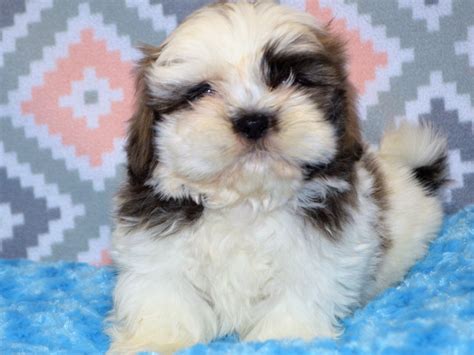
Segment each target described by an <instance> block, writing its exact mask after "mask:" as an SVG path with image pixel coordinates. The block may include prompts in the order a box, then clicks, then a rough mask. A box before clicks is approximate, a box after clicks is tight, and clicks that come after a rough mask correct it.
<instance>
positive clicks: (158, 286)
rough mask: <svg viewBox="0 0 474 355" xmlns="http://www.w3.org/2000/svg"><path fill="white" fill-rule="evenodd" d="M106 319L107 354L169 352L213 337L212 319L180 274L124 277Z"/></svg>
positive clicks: (209, 312)
mask: <svg viewBox="0 0 474 355" xmlns="http://www.w3.org/2000/svg"><path fill="white" fill-rule="evenodd" d="M114 302H115V307H114V312H113V314H112V315H111V317H110V321H111V327H110V328H109V330H108V333H109V335H110V336H111V347H110V350H109V353H111V354H124V353H135V352H139V351H157V352H160V353H170V352H174V351H176V350H179V349H182V348H184V347H187V346H190V345H193V344H195V343H198V342H208V341H210V340H212V339H213V338H214V337H215V336H216V332H217V321H216V317H215V315H214V313H213V311H212V309H211V307H210V306H209V304H208V303H206V301H205V300H204V299H203V298H202V297H200V296H199V295H198V293H197V291H196V290H195V289H194V288H193V287H192V285H191V284H189V283H188V282H187V281H186V280H185V279H184V278H183V277H182V276H180V275H169V274H164V273H161V274H155V273H149V274H138V273H131V272H128V273H123V274H121V275H120V278H119V280H118V283H117V287H116V290H115V300H114Z"/></svg>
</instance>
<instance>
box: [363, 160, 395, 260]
mask: <svg viewBox="0 0 474 355" xmlns="http://www.w3.org/2000/svg"><path fill="white" fill-rule="evenodd" d="M362 163H363V164H364V167H365V168H366V169H367V171H368V172H369V174H370V175H372V177H373V178H374V185H373V189H372V195H371V197H372V198H373V200H374V202H375V204H376V205H377V207H378V209H379V216H378V220H377V225H376V226H375V229H376V230H377V233H378V235H379V237H380V240H381V243H380V245H381V248H382V251H384V252H385V251H387V250H388V249H389V248H390V247H391V245H392V240H391V239H390V236H389V231H388V230H387V227H386V223H385V218H384V216H385V213H386V211H387V210H388V207H389V206H388V199H387V187H386V186H385V178H384V176H383V174H382V172H381V170H380V168H379V166H378V164H377V160H376V159H375V157H374V156H373V155H372V154H370V153H366V154H364V156H363V157H362Z"/></svg>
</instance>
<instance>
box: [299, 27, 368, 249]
mask: <svg viewBox="0 0 474 355" xmlns="http://www.w3.org/2000/svg"><path fill="white" fill-rule="evenodd" d="M313 33H314V35H315V36H317V38H318V41H319V42H320V43H321V44H322V45H323V53H321V54H320V55H319V57H316V58H320V57H321V56H322V57H323V58H325V60H324V61H319V62H320V65H324V66H327V68H325V69H324V68H320V69H319V72H320V73H321V72H323V71H324V72H326V73H328V74H327V75H325V78H326V82H325V85H323V86H316V87H315V88H309V90H311V89H312V90H313V93H312V97H313V99H314V100H315V102H317V104H318V106H319V108H320V109H322V110H323V112H325V115H326V119H327V120H328V121H329V122H331V123H332V124H333V125H334V127H335V130H336V135H337V139H338V142H337V143H338V144H337V153H336V155H335V157H334V159H333V160H332V161H331V162H329V163H327V164H319V165H308V164H307V165H304V166H303V170H304V173H305V178H306V180H307V181H311V180H314V179H318V180H320V181H322V182H324V179H325V178H336V179H340V180H342V181H345V182H347V183H348V184H349V185H350V188H349V189H348V190H344V191H340V190H337V189H335V188H330V187H328V189H329V192H328V193H327V195H326V197H325V199H324V200H323V201H321V200H319V199H320V197H318V196H315V197H314V199H315V202H318V203H321V204H323V205H324V207H321V208H312V209H308V208H304V214H305V216H306V217H307V218H308V219H309V220H310V222H311V223H312V224H314V225H315V226H317V227H318V228H319V229H320V230H322V231H324V232H325V234H326V235H327V236H328V237H329V238H330V239H331V240H338V239H339V238H340V236H341V233H340V232H341V231H342V229H343V227H344V226H345V225H346V224H347V223H349V222H351V218H352V217H351V216H352V212H351V210H354V209H357V208H358V202H357V191H356V189H355V184H356V183H357V176H356V172H355V164H356V162H358V161H359V160H360V158H361V157H362V155H363V153H364V147H363V145H362V138H361V134H360V128H359V119H358V117H357V111H356V108H355V101H356V93H355V89H354V87H353V86H352V85H351V83H350V82H349V81H348V79H347V72H346V68H345V65H346V57H345V52H344V46H343V43H342V42H341V41H340V40H339V39H338V38H337V37H335V36H334V35H332V34H328V33H326V32H323V31H321V32H320V31H313ZM319 50H321V49H319ZM329 73H330V75H329Z"/></svg>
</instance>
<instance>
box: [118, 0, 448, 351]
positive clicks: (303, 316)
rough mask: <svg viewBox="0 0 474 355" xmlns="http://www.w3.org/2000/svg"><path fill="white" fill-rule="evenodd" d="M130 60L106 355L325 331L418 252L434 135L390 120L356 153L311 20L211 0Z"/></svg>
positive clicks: (439, 164)
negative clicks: (375, 146) (131, 83)
mask: <svg viewBox="0 0 474 355" xmlns="http://www.w3.org/2000/svg"><path fill="white" fill-rule="evenodd" d="M144 54H145V56H144V58H143V60H141V62H140V63H139V65H138V70H137V104H136V105H137V106H136V111H135V115H134V117H133V118H132V120H131V124H130V128H129V136H128V143H127V148H126V149H127V153H128V179H127V181H126V182H125V184H124V185H123V187H122V189H121V191H120V193H119V194H118V198H117V225H116V230H115V234H114V240H113V251H112V255H113V260H114V262H115V263H116V265H117V267H118V270H119V275H118V282H117V286H116V289H115V295H114V310H113V312H112V315H111V322H112V324H111V326H110V329H109V334H110V335H111V338H112V346H111V352H118V353H120V352H135V351H140V350H155V351H173V350H176V349H180V348H182V347H185V346H189V345H192V344H194V343H198V342H208V341H210V340H212V339H213V338H215V337H218V336H221V335H224V334H227V333H231V332H237V333H238V334H239V335H240V337H241V339H243V340H248V341H250V340H265V339H271V338H272V339H273V338H275V339H280V338H303V339H311V338H314V337H335V336H337V335H338V334H340V332H341V328H340V326H339V325H338V320H339V319H340V318H342V317H344V316H346V315H348V314H349V313H350V312H351V310H353V309H354V307H357V306H360V305H362V304H364V303H365V302H366V301H367V300H369V299H370V298H371V297H373V296H374V295H376V294H377V293H378V292H380V291H381V290H383V289H384V288H386V287H387V286H389V285H392V284H394V283H396V282H397V281H400V280H401V279H402V277H403V276H404V274H405V273H406V272H407V270H408V269H409V268H410V266H412V265H413V263H414V262H415V261H416V260H417V259H419V258H420V257H422V256H423V255H424V253H425V250H426V246H427V243H428V242H429V241H430V240H431V239H432V238H433V236H434V235H435V234H436V232H437V231H438V228H439V226H440V222H441V219H442V210H441V205H440V202H439V200H438V199H437V197H436V196H435V195H436V192H437V190H438V189H439V188H440V187H441V185H442V184H443V183H444V182H445V181H446V170H447V167H446V141H445V139H443V138H442V137H440V136H439V135H437V134H436V133H435V132H434V131H433V130H432V129H431V128H430V127H428V126H426V125H425V126H423V125H422V126H420V127H413V126H407V125H402V126H401V127H400V128H398V129H396V130H394V131H392V132H389V133H387V134H386V135H385V136H384V138H383V140H382V142H381V145H380V150H378V151H372V150H371V149H369V148H368V147H367V145H365V144H364V142H363V141H362V139H361V134H360V130H359V123H358V117H357V113H356V109H355V99H356V98H355V94H354V89H353V87H352V86H351V84H350V83H349V82H348V79H347V71H346V61H345V57H344V50H343V47H342V45H341V42H340V41H339V40H338V39H337V38H335V37H334V36H333V35H331V34H330V33H329V32H328V31H327V29H325V28H324V27H323V26H320V25H318V24H317V23H315V20H314V18H313V17H312V16H310V15H309V14H305V13H299V12H297V11H295V10H291V9H289V8H285V7H282V6H279V5H275V4H272V3H269V2H257V3H249V2H237V3H228V2H227V3H225V2H224V3H219V4H215V5H211V6H208V7H206V8H203V9H201V10H199V11H197V12H196V13H194V14H193V15H192V16H191V17H189V18H188V19H187V20H186V21H185V22H184V23H183V24H182V25H181V26H180V27H178V28H177V29H176V30H175V31H174V32H173V33H172V34H171V36H170V37H169V38H168V39H167V40H166V41H165V42H164V43H163V45H161V46H160V47H159V48H146V49H145V50H144Z"/></svg>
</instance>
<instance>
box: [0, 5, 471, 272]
mask: <svg viewBox="0 0 474 355" xmlns="http://www.w3.org/2000/svg"><path fill="white" fill-rule="evenodd" d="M206 2H207V1H202V0H192V1H185V0H179V1H172V0H116V1H108V0H93V1H92V0H91V1H89V0H68V1H62V0H33V1H26V0H1V1H0V31H1V32H0V83H1V85H0V258H1V257H3V258H28V259H31V260H43V261H54V260H70V261H83V262H88V263H93V264H104V263H108V262H109V258H108V254H107V249H108V241H109V238H110V233H111V220H110V211H111V198H112V196H113V194H114V191H115V190H116V188H117V184H118V182H119V181H120V179H121V176H122V174H123V169H122V166H123V161H124V154H123V151H122V145H123V136H124V131H125V121H126V120H127V119H128V118H129V117H130V114H131V106H132V101H133V80H132V78H131V75H130V71H131V69H132V67H133V62H134V61H135V60H136V59H137V58H138V57H139V53H138V51H137V50H136V49H135V48H134V46H135V45H136V44H138V43H140V42H145V43H150V44H155V45H158V44H159V43H160V42H161V41H162V40H163V39H164V38H165V36H166V35H167V34H169V33H170V32H171V31H172V30H173V28H175V27H176V25H177V23H179V22H180V21H182V20H183V18H184V17H185V16H186V15H187V14H189V13H190V12H191V11H192V10H194V9H195V8H197V7H199V6H201V5H202V4H204V3H206ZM281 2H282V3H285V4H287V5H289V6H292V7H296V8H300V9H302V10H306V11H308V12H310V13H311V14H313V15H314V16H315V17H316V18H318V19H319V20H320V21H321V22H323V23H327V22H329V21H330V20H333V21H332V30H333V31H336V32H339V33H341V34H342V35H343V36H345V37H346V39H347V40H348V44H349V47H348V52H349V56H350V76H351V79H352V81H353V82H354V84H355V86H356V87H357V90H358V93H359V95H360V102H359V111H360V114H361V118H362V125H363V128H364V132H365V135H366V137H367V138H368V140H369V141H371V142H373V143H376V142H377V141H378V139H379V136H380V134H381V132H382V130H383V127H384V126H385V125H386V124H387V122H391V121H397V120H399V119H401V118H402V117H407V119H409V120H412V121H418V120H422V119H423V120H430V121H432V122H433V123H434V124H435V125H436V126H438V127H439V128H440V129H441V130H442V131H444V132H445V134H446V135H447V136H448V138H449V149H450V150H449V161H450V164H451V177H452V179H453V183H452V185H451V186H450V189H449V190H448V191H447V193H446V196H445V207H446V210H447V211H448V212H454V211H456V210H458V209H459V208H461V207H463V206H465V205H466V204H467V203H470V202H474V143H473V141H474V125H473V123H474V108H473V98H474V75H473V74H474V16H473V14H474V1H471V0H456V1H455V0H442V1H441V0H429V1H428V0H424V1H423V0H416V1H411V0H384V1H370V0H360V1H357V2H356V1H346V2H343V1H337V2H336V1H332V0H307V1H305V0H282V1H281Z"/></svg>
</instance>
